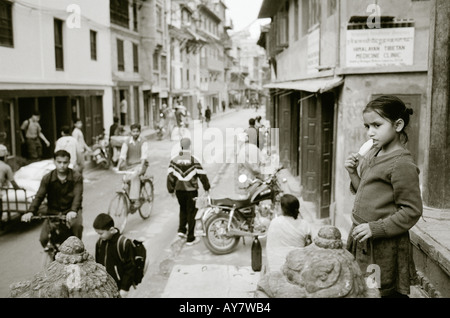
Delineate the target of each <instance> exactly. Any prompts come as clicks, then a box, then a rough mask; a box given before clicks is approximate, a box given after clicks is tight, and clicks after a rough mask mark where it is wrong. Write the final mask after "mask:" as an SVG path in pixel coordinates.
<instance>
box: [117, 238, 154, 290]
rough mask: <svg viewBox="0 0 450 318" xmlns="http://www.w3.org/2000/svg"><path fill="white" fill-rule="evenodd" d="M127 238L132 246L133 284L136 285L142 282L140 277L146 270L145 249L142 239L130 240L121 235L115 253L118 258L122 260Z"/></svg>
mask: <svg viewBox="0 0 450 318" xmlns="http://www.w3.org/2000/svg"><path fill="white" fill-rule="evenodd" d="M127 240H130V241H131V245H132V246H133V264H134V277H133V286H134V287H136V286H137V285H139V284H140V283H141V282H142V278H143V277H144V275H145V272H146V270H147V265H148V264H147V250H146V248H145V246H144V244H143V242H142V241H138V240H131V239H129V238H127V237H125V236H123V235H121V236H120V237H119V239H118V240H117V253H118V254H119V258H120V260H121V261H122V262H124V259H123V257H122V255H123V254H124V253H125V244H126V241H127Z"/></svg>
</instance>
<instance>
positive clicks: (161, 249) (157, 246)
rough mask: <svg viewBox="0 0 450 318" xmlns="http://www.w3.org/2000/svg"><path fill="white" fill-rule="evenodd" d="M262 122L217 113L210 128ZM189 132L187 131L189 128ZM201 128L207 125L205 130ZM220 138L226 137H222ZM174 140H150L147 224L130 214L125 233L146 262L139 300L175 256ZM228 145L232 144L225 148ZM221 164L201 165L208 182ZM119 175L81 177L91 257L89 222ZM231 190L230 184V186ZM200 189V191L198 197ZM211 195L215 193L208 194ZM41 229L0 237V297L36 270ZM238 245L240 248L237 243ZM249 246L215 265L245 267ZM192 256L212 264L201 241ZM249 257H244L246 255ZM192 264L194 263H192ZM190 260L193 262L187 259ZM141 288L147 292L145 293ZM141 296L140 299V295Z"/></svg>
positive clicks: (159, 286)
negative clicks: (151, 192) (170, 185)
mask: <svg viewBox="0 0 450 318" xmlns="http://www.w3.org/2000/svg"><path fill="white" fill-rule="evenodd" d="M257 114H258V115H261V116H263V118H264V113H263V112H261V111H259V112H258V113H255V110H254V109H243V110H240V111H229V112H228V113H225V114H222V113H219V114H218V115H217V118H215V115H213V116H212V121H211V125H210V127H217V128H220V129H221V130H222V131H223V132H224V131H225V128H239V127H241V128H246V127H247V126H248V119H249V118H250V117H254V116H256V115H257ZM191 128H192V127H191ZM204 128H206V126H204ZM224 136H225V134H224ZM176 143H177V141H170V140H169V139H168V138H166V139H164V140H162V141H158V140H156V139H152V140H150V141H149V146H150V147H149V149H150V151H151V154H150V158H151V162H150V167H149V171H151V174H152V175H153V176H154V183H155V203H154V209H153V212H152V215H151V216H150V218H149V219H147V220H143V219H141V217H140V216H139V214H138V213H136V214H133V215H130V216H129V218H128V224H127V227H126V229H125V234H126V235H127V236H129V237H132V238H139V239H143V240H144V244H145V246H146V248H147V253H148V258H149V268H148V272H147V275H146V277H145V279H144V280H145V282H144V283H142V284H141V285H140V286H138V289H137V290H135V291H132V292H139V294H140V295H141V296H139V297H161V293H162V292H163V288H164V285H165V282H166V280H167V278H168V276H167V273H164V270H167V269H169V268H170V267H171V264H169V263H167V260H170V259H171V257H172V254H173V252H174V247H173V246H171V245H172V244H173V243H174V242H176V238H177V236H176V232H177V226H178V209H179V206H178V203H177V202H176V200H175V199H173V198H172V197H171V196H170V195H169V194H168V192H167V189H166V175H167V167H168V164H169V159H170V153H171V150H172V147H173V146H174V145H176ZM226 146H231V145H225V147H226ZM221 166H222V163H205V164H203V167H204V168H205V169H206V171H207V173H208V177H209V180H210V182H211V183H213V181H214V180H217V179H216V177H217V174H218V173H219V171H220V167H221ZM121 178H122V176H121V175H118V174H115V173H114V172H113V170H101V168H96V169H92V170H88V171H86V173H85V182H84V198H83V224H84V233H83V242H84V244H85V247H86V249H87V250H88V251H89V252H90V253H92V254H94V247H95V242H96V240H97V234H96V233H95V231H94V230H93V228H92V222H93V220H94V218H95V217H96V215H97V214H99V213H101V212H107V210H108V205H109V202H110V201H111V199H112V198H113V196H114V194H115V191H116V190H119V189H120V187H121ZM229 186H230V187H232V186H233V185H232V184H230V185H229ZM202 191H203V190H201V191H200V192H202ZM211 194H212V195H214V189H212V190H211ZM39 233H40V224H39V223H32V224H20V223H19V224H17V225H16V226H14V227H12V228H11V230H10V231H9V232H7V233H4V234H3V235H1V236H0V250H1V251H2V256H1V258H0V266H1V268H2V275H1V277H0V297H8V295H9V285H10V284H11V283H13V282H18V281H22V280H26V279H29V278H31V277H32V276H33V275H34V274H35V273H36V272H38V271H39V270H40V269H41V259H42V253H43V252H42V248H41V246H40V243H39V241H38V237H39ZM240 244H241V243H240ZM250 245H251V244H250V241H248V244H247V245H246V246H245V247H240V248H239V249H238V251H237V252H236V253H233V254H232V255H229V256H225V257H222V259H221V260H220V262H224V261H226V262H227V263H230V264H232V263H235V264H238V265H239V264H249V262H250V257H249V256H250V254H249V251H247V250H248V248H249V246H250ZM189 248H191V249H192V250H193V251H196V252H194V254H195V255H200V256H201V257H202V262H205V257H206V258H211V260H212V261H211V260H210V262H212V263H213V262H217V259H214V256H213V255H212V254H211V253H210V252H209V251H207V250H206V247H205V246H204V244H203V243H202V242H200V243H199V244H197V245H195V246H193V247H189ZM247 252H248V253H247ZM194 260H195V258H194ZM190 261H192V260H190ZM142 288H147V289H146V290H145V293H143V292H144V291H143V290H142ZM142 295H145V296H142Z"/></svg>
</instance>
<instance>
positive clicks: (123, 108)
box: [120, 95, 128, 126]
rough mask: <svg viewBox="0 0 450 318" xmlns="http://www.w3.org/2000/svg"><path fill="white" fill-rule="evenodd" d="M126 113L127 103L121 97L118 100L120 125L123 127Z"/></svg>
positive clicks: (125, 122) (123, 97) (125, 121)
mask: <svg viewBox="0 0 450 318" xmlns="http://www.w3.org/2000/svg"><path fill="white" fill-rule="evenodd" d="M127 112H128V102H127V100H126V99H125V96H124V95H122V98H121V99H120V124H121V125H122V126H125V125H126V124H127Z"/></svg>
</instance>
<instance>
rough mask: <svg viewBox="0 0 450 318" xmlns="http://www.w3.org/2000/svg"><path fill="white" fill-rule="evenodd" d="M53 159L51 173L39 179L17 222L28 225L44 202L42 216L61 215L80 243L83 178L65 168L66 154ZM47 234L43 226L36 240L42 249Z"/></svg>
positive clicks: (67, 161)
mask: <svg viewBox="0 0 450 318" xmlns="http://www.w3.org/2000/svg"><path fill="white" fill-rule="evenodd" d="M53 157H54V162H55V169H54V170H52V171H50V172H49V173H47V174H46V175H44V176H43V177H42V180H41V183H40V185H39V189H38V191H37V193H36V195H35V196H34V199H33V201H32V202H31V204H30V206H29V207H28V212H27V213H25V214H23V215H22V217H21V220H22V222H30V221H31V218H32V217H33V215H36V213H37V212H38V210H39V209H40V207H41V204H42V202H43V201H44V200H45V199H46V200H47V204H46V205H47V212H46V214H50V215H58V214H60V213H62V214H64V215H65V216H66V221H67V222H68V223H69V225H70V228H71V230H72V233H73V234H74V235H75V236H76V237H78V238H79V239H80V240H81V237H82V233H83V218H82V203H83V177H82V176H81V175H80V174H79V173H78V172H76V171H74V170H72V169H71V168H69V164H70V153H68V152H67V151H65V150H58V151H56V152H55V154H54V155H53ZM49 233H50V225H49V223H47V222H45V223H44V224H43V226H42V229H41V234H40V238H39V241H40V242H41V245H42V247H44V248H45V246H46V245H47V242H48V240H49Z"/></svg>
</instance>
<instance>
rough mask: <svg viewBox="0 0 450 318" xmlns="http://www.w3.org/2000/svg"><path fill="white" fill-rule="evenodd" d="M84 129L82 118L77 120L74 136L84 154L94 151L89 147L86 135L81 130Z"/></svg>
mask: <svg viewBox="0 0 450 318" xmlns="http://www.w3.org/2000/svg"><path fill="white" fill-rule="evenodd" d="M81 128H83V122H82V121H81V119H80V118H77V119H76V121H75V127H74V128H73V130H72V136H73V137H74V138H75V139H76V140H77V143H78V147H79V148H80V151H81V152H82V153H83V154H84V153H87V152H91V151H92V149H91V148H90V147H89V146H88V145H87V143H86V141H85V140H84V134H83V131H82V130H81Z"/></svg>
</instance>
